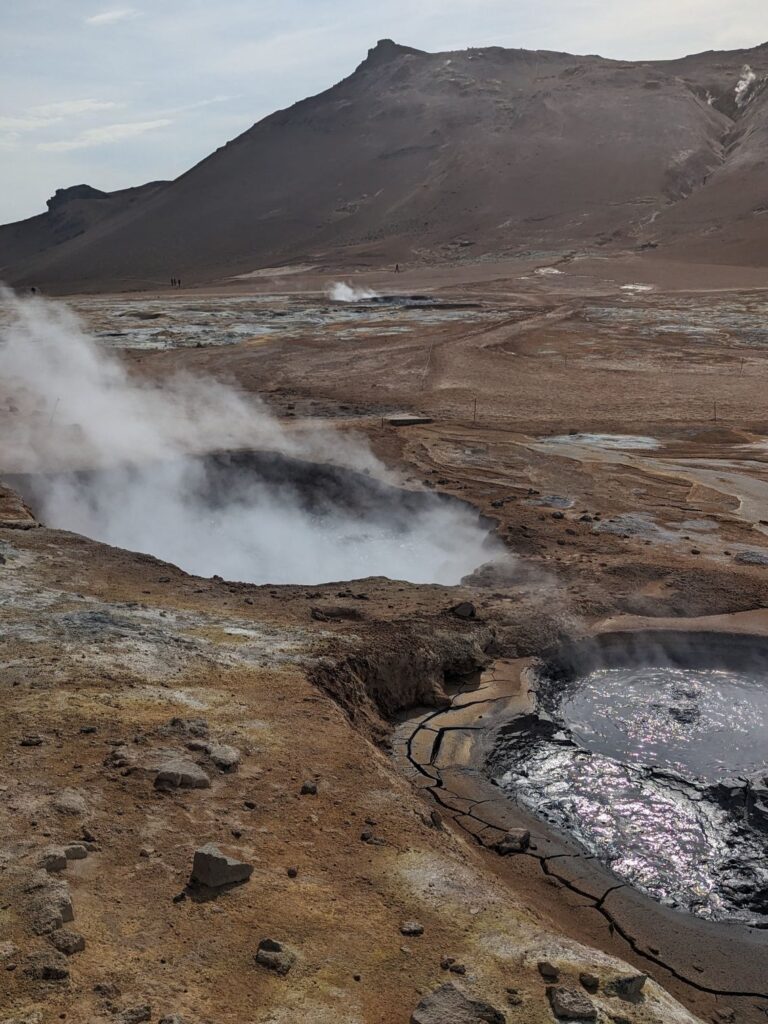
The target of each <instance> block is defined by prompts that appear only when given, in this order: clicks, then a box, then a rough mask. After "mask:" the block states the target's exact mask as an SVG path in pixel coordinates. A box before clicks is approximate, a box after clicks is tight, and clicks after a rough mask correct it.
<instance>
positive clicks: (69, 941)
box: [51, 928, 85, 956]
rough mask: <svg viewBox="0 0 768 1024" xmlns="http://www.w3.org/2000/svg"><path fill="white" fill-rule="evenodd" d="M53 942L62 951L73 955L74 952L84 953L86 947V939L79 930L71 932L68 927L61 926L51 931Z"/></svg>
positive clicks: (67, 954)
mask: <svg viewBox="0 0 768 1024" xmlns="http://www.w3.org/2000/svg"><path fill="white" fill-rule="evenodd" d="M51 942H52V943H53V945H54V946H55V947H56V949H58V951H59V952H60V953H64V954H66V956H72V955H73V954H74V953H82V951H83V950H84V949H85V939H84V938H83V936H82V935H80V933H79V932H71V931H70V930H69V929H68V928H59V930H58V931H55V932H52V933H51Z"/></svg>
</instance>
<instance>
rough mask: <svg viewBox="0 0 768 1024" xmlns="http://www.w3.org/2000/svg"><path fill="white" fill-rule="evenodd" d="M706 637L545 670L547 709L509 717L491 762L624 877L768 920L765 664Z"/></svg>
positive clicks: (721, 912) (541, 688)
mask: <svg viewBox="0 0 768 1024" xmlns="http://www.w3.org/2000/svg"><path fill="white" fill-rule="evenodd" d="M743 639H744V640H746V639H747V638H743ZM760 643H761V644H762V643H764V642H762V641H761V642H760ZM707 647H708V642H704V643H703V644H702V645H701V646H700V647H699V649H698V650H695V649H692V650H691V651H689V652H686V654H685V656H684V657H671V658H670V657H669V656H668V655H669V651H665V650H663V649H662V650H660V651H658V652H655V653H654V652H653V650H650V651H649V652H646V655H645V658H644V660H643V661H641V662H640V663H639V664H638V663H634V664H632V663H621V662H626V659H622V658H619V659H618V661H619V662H620V663H618V664H616V663H614V662H615V661H616V660H617V659H616V658H615V657H613V656H612V653H613V654H614V655H615V652H611V651H610V650H608V651H601V652H599V653H598V654H597V655H595V654H594V652H593V654H592V655H590V657H589V659H588V661H587V663H585V664H581V665H570V666H564V665H562V664H561V665H557V666H555V667H554V668H548V669H545V670H543V671H542V673H541V674H540V676H539V678H538V681H537V684H536V687H537V695H536V697H537V706H538V710H537V713H536V714H534V715H526V716H523V717H522V718H520V719H516V720H513V721H512V722H510V723H508V724H507V725H506V726H505V727H504V728H503V729H502V732H501V735H500V738H499V741H498V744H497V747H496V750H495V752H494V754H493V756H492V758H491V769H492V773H493V776H494V778H495V779H496V780H497V781H498V782H499V783H500V785H501V786H502V787H503V788H504V789H505V790H506V791H507V792H508V793H509V794H510V795H511V796H512V797H513V798H514V799H515V800H516V801H517V802H519V803H520V804H521V805H523V806H525V807H526V808H527V809H529V810H531V811H533V812H534V813H535V814H536V815H537V816H538V817H539V818H541V819H543V820H544V821H546V822H548V823H549V824H551V825H552V826H554V827H555V829H557V830H559V831H561V832H566V833H568V834H570V835H571V836H572V837H573V838H575V839H576V840H578V842H579V843H580V844H581V845H582V846H583V847H584V848H585V849H586V851H587V852H588V853H589V854H591V855H593V856H596V857H597V858H598V859H600V860H601V861H602V862H603V863H604V864H606V865H607V866H608V867H609V868H610V869H611V870H612V871H613V872H614V873H615V874H616V875H617V876H618V879H619V880H620V881H624V882H627V883H629V884H631V885H633V886H635V887H636V888H638V889H640V890H642V891H643V892H645V893H647V894H648V895H650V896H652V897H654V898H655V899H657V900H659V901H660V902H662V903H665V904H667V905H669V906H673V907H676V908H679V909H681V910H686V911H689V912H692V913H695V914H698V915H700V916H702V917H706V918H710V919H713V920H729V919H731V920H742V921H749V922H751V923H753V924H757V925H762V926H764V927H768V858H767V856H766V855H767V854H768V780H767V779H766V776H767V775H768V667H767V668H766V669H765V670H764V669H763V668H762V667H761V664H760V662H761V661H762V658H760V657H759V656H758V653H757V652H755V657H750V656H749V652H748V650H747V645H746V644H745V643H739V644H737V647H738V649H737V650H735V651H723V650H718V651H717V652H716V656H715V657H714V658H713V660H712V663H710V664H708V663H707V661H708V654H709V653H711V652H709V651H708V650H707ZM677 653H678V654H680V653H681V652H680V651H678V652H677ZM766 665H767V666H768V662H766Z"/></svg>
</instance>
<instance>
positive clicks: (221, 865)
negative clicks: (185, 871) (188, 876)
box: [192, 843, 253, 889]
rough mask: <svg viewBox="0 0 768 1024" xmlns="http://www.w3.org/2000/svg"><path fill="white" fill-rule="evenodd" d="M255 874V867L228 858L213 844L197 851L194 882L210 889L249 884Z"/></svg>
mask: <svg viewBox="0 0 768 1024" xmlns="http://www.w3.org/2000/svg"><path fill="white" fill-rule="evenodd" d="M252 873H253V865H252V864H246V863H245V862H244V861H239V860H235V859H234V857H227V856H226V854H223V853H222V852H221V850H219V848H218V847H217V846H215V845H214V844H213V843H206V845H205V846H201V847H200V849H198V850H195V857H194V860H193V863H192V881H193V882H200V883H201V884H202V885H206V886H208V888H209V889H218V888H220V887H221V886H223V885H235V884H236V883H239V882H247V881H248V879H249V878H250V877H251V874H252Z"/></svg>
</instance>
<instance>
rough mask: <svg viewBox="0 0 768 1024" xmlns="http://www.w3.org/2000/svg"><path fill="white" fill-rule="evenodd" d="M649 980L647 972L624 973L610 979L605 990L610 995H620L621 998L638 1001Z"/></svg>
mask: <svg viewBox="0 0 768 1024" xmlns="http://www.w3.org/2000/svg"><path fill="white" fill-rule="evenodd" d="M647 980H648V975H647V974H622V975H620V976H619V977H618V978H613V979H612V980H611V981H609V982H608V984H607V985H606V986H605V991H606V993H607V994H608V995H609V996H618V997H619V999H626V1000H627V1002H630V1003H631V1002H636V1001H637V1000H638V999H639V998H640V996H641V995H642V992H643V988H644V987H645V983H646V981H647Z"/></svg>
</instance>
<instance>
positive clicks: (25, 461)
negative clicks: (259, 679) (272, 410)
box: [0, 290, 493, 584]
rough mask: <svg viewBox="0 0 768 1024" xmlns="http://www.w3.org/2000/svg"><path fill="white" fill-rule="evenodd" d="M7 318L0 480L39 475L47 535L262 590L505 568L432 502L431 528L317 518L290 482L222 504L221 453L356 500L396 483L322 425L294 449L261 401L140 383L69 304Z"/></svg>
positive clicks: (407, 515) (441, 578) (350, 514)
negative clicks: (270, 458)
mask: <svg viewBox="0 0 768 1024" xmlns="http://www.w3.org/2000/svg"><path fill="white" fill-rule="evenodd" d="M0 313H2V324H3V325H2V326H1V327H0V472H1V473H2V474H3V475H6V476H7V475H8V474H12V473H16V474H19V473H23V474H36V475H37V478H36V480H34V481H33V484H32V486H33V489H34V494H35V502H36V509H35V510H36V512H37V514H38V516H39V517H40V518H41V519H42V521H43V522H45V523H46V525H48V526H52V527H57V528H61V529H68V530H73V531H75V532H78V533H81V534H85V535H86V536H89V537H93V538H95V539H97V540H100V541H104V542H106V543H108V544H113V545H116V546H119V547H122V548H128V549H131V550H136V551H142V552H147V553H149V554H153V555H155V556H157V557H159V558H162V559H164V560H165V561H169V562H173V563H175V564H176V565H179V566H180V567H181V568H183V569H185V570H186V571H188V572H191V573H194V574H197V575H203V576H211V575H213V574H219V575H221V576H224V577H225V578H228V579H233V580H242V581H249V582H254V583H265V582H271V583H318V582H323V581H330V580H346V579H358V578H361V577H364V576H372V575H384V576H389V577H392V578H395V579H404V580H410V581H413V582H419V583H421V582H440V583H446V584H451V583H456V582H458V581H459V579H460V578H461V577H462V576H463V575H465V574H466V573H468V572H470V571H472V570H473V569H474V568H476V567H477V566H478V565H479V564H480V563H482V562H483V561H488V560H489V559H490V558H491V557H493V552H492V551H489V549H488V542H487V538H486V534H485V531H484V530H483V529H482V528H481V526H480V525H479V523H478V520H477V517H476V516H475V515H474V513H472V512H471V511H470V510H469V509H468V508H466V507H464V506H460V505H457V504H456V505H453V504H447V503H445V502H442V501H440V500H439V499H438V498H437V497H436V496H434V495H431V494H429V495H425V496H424V501H423V503H420V505H419V510H418V514H411V507H410V506H409V507H408V509H397V508H395V511H394V512H393V513H392V514H391V515H389V517H387V516H382V515H377V514H376V508H377V505H376V502H375V501H374V502H372V503H370V507H369V506H365V507H366V508H367V512H366V513H365V514H361V512H360V508H359V507H358V508H355V506H354V504H349V505H345V503H344V502H343V501H337V502H336V503H335V504H332V505H330V506H329V505H328V504H327V503H326V504H325V505H323V506H322V507H320V508H319V509H318V508H316V507H310V506H308V505H307V503H306V502H302V500H301V497H300V494H299V491H298V490H297V489H296V488H295V486H294V483H293V482H292V481H291V480H290V479H288V480H280V481H278V482H275V480H274V479H271V480H265V479H261V478H259V477H258V476H254V475H250V476H246V477H242V475H241V476H240V477H239V478H238V476H237V474H235V476H234V477H231V478H230V477H227V478H226V485H225V486H223V487H222V486H219V485H220V484H221V477H217V478H216V484H217V486H216V489H215V493H213V494H212V492H211V483H210V480H209V478H208V476H207V473H208V470H207V469H206V463H205V461H204V460H203V459H201V458H200V457H199V456H200V454H201V453H206V452H214V451H222V450H249V451H270V452H276V453H280V455H281V456H288V457H290V458H294V459H302V460H307V461H310V462H321V463H334V464H335V465H337V466H343V467H347V468H348V469H349V470H354V471H355V473H356V475H355V476H354V477H350V479H353V481H355V480H356V481H357V482H358V483H357V486H359V484H360V481H361V480H362V481H363V482H365V481H369V480H371V479H373V480H374V481H375V480H376V479H378V480H384V481H386V480H387V478H388V476H389V474H388V472H387V471H386V469H385V468H384V467H383V466H382V465H381V463H379V462H378V460H377V459H376V457H375V456H374V455H373V454H372V453H371V452H370V450H369V449H368V447H367V445H366V444H365V442H364V441H363V440H362V439H355V438H352V437H350V436H349V435H342V434H340V433H338V432H335V431H332V430H322V429H318V428H317V425H316V424H313V425H312V429H311V431H309V430H307V431H306V432H304V433H302V432H301V431H300V429H298V428H297V429H296V430H295V431H294V432H290V433H289V432H288V431H287V430H286V429H283V427H282V426H281V425H280V424H279V423H278V421H277V420H276V419H274V418H273V417H272V416H271V415H270V414H269V412H268V411H267V410H266V409H265V407H264V406H263V405H262V404H261V403H260V402H259V401H258V400H254V399H253V398H252V397H251V396H245V395H243V394H240V393H238V392H237V391H235V390H233V389H232V388H227V387H225V386H223V385H221V384H219V383H216V382H214V381H211V380H208V379H206V380H200V379H199V378H193V377H183V376H177V377H175V378H173V379H170V380H166V381H164V382H163V383H162V386H160V385H159V384H154V383H147V382H141V381H139V380H137V379H135V378H133V377H132V376H130V375H129V374H128V372H127V370H126V368H125V367H124V365H123V364H122V363H121V362H120V361H119V359H118V358H117V356H115V355H114V354H110V353H108V352H106V351H104V350H102V349H100V348H99V347H98V346H97V344H96V342H95V341H94V340H93V339H91V338H90V337H89V336H88V335H87V334H86V333H85V331H84V329H83V326H82V324H81V323H80V322H79V320H78V319H77V318H76V317H75V316H74V314H73V313H72V312H71V311H70V310H69V309H68V308H67V307H66V306H65V305H63V304H62V303H55V302H50V301H46V300H42V299H39V298H24V299H21V298H19V297H17V296H15V295H14V294H13V293H11V292H9V291H7V290H3V291H2V292H0ZM76 470H88V471H89V472H87V473H81V474H73V471H76ZM94 470H95V471H96V472H92V471H94ZM42 474H46V475H42ZM360 474H367V475H364V476H361V475H360ZM27 483H29V481H27ZM20 486H21V485H20ZM366 486H368V484H366ZM370 486H374V487H375V486H376V483H375V482H374V483H372V484H370ZM354 489H355V486H354V485H352V486H351V490H352V491H354ZM392 493H393V492H391V491H390V492H388V494H389V495H390V499H391V495H392ZM400 500H401V499H400V496H399V494H398V495H395V504H396V503H397V502H398V501H400Z"/></svg>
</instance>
